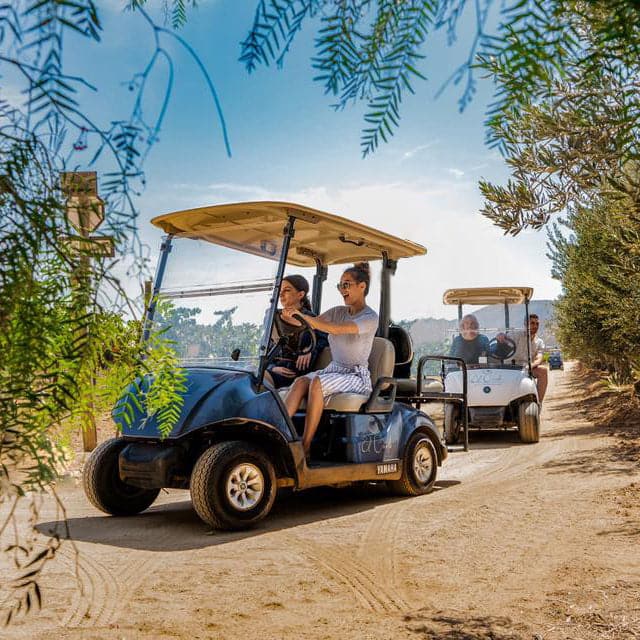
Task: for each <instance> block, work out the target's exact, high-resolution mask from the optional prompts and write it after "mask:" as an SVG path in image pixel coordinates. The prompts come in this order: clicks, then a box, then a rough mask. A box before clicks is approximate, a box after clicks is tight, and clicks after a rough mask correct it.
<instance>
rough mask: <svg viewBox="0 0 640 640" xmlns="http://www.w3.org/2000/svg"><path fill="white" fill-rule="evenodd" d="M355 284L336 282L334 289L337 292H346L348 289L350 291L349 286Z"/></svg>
mask: <svg viewBox="0 0 640 640" xmlns="http://www.w3.org/2000/svg"><path fill="white" fill-rule="evenodd" d="M352 284H355V283H354V282H338V284H337V285H336V289H338V291H348V290H349V289H351V285H352Z"/></svg>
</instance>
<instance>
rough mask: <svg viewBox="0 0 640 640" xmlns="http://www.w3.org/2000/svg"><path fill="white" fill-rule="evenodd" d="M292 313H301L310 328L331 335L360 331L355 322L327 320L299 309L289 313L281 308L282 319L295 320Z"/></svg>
mask: <svg viewBox="0 0 640 640" xmlns="http://www.w3.org/2000/svg"><path fill="white" fill-rule="evenodd" d="M294 313H295V314H297V315H301V316H302V317H303V318H304V319H305V320H306V321H307V323H308V324H309V326H310V327H311V328H312V329H318V330H319V331H324V332H325V333H331V334H333V335H340V334H347V333H360V329H359V327H358V325H357V324H356V323H355V322H329V321H328V320H325V319H323V317H322V316H317V317H316V316H308V315H305V314H304V313H300V312H299V311H294V312H293V313H291V312H290V311H289V310H287V309H283V310H282V318H283V319H284V320H288V319H292V320H294V321H295V319H294V318H293V314H294Z"/></svg>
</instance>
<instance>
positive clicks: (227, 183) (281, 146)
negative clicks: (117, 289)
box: [66, 0, 559, 318]
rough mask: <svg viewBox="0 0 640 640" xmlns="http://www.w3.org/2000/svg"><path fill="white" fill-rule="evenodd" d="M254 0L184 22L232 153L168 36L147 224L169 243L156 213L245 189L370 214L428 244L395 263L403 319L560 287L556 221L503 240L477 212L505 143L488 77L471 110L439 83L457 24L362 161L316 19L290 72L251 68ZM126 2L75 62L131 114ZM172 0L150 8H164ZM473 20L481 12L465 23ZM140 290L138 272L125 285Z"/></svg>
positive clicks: (145, 235)
mask: <svg viewBox="0 0 640 640" xmlns="http://www.w3.org/2000/svg"><path fill="white" fill-rule="evenodd" d="M255 4H256V2H254V1H253V0H242V1H240V2H238V1H234V0H202V1H201V3H200V6H199V7H198V8H197V9H195V10H191V11H190V12H189V21H188V24H187V25H186V27H185V28H183V29H182V30H181V31H180V32H179V33H180V35H181V36H183V37H184V38H185V39H187V40H188V41H189V43H190V44H191V45H192V46H193V47H194V49H195V50H196V51H197V52H198V54H199V56H200V58H201V60H202V61H203V63H204V65H205V66H206V68H207V69H208V71H209V73H210V74H211V77H212V79H213V81H214V83H215V87H216V90H217V92H218V95H219V98H220V101H221V104H222V108H223V111H224V116H225V119H226V123H227V128H228V133H229V137H230V142H231V147H232V153H233V155H232V157H231V158H227V156H226V154H225V150H224V145H223V141H222V135H221V128H220V126H219V122H218V119H217V116H216V112H215V108H214V105H213V102H212V100H211V97H210V95H209V94H208V91H207V88H206V85H205V83H204V81H203V79H202V76H201V75H200V73H199V71H198V69H197V67H196V65H195V64H194V63H193V61H192V60H191V59H190V58H189V56H188V55H187V54H186V52H185V51H184V50H183V49H181V47H180V46H179V45H178V44H177V43H176V42H172V41H171V40H170V39H167V38H165V39H164V42H165V43H166V45H167V49H168V50H169V51H170V52H171V55H172V58H173V60H174V63H175V71H176V79H175V84H174V87H173V91H172V97H171V103H170V106H169V109H168V112H167V116H166V119H165V122H164V125H163V128H162V131H161V132H160V142H159V144H157V145H156V146H155V147H154V149H153V150H152V152H151V155H150V157H149V159H148V161H147V164H146V173H147V184H148V186H147V189H146V191H145V192H144V193H143V195H142V196H141V197H140V198H139V200H138V203H137V204H138V205H139V207H140V210H141V218H140V234H141V237H142V239H143V240H144V241H145V242H147V243H148V244H149V245H150V247H151V256H152V258H154V257H155V256H156V255H157V246H158V244H159V238H160V232H159V231H158V230H156V229H154V228H152V227H151V225H149V224H148V221H149V219H150V218H151V217H153V216H155V215H158V214H160V213H165V212H167V211H172V210H178V209H184V208H190V207H195V206H203V205H207V204H216V203H221V202H230V201H236V200H262V199H268V200H291V201H294V202H300V203H303V204H306V205H308V206H312V207H317V208H320V209H324V210H327V211H330V212H333V213H337V214H339V215H343V216H346V217H349V218H353V219H355V220H358V221H361V222H364V223H367V224H370V225H372V226H375V227H378V228H380V229H383V230H385V231H388V232H390V233H394V234H396V235H399V236H402V237H406V238H410V239H412V240H415V241H417V242H420V243H421V244H424V245H425V246H426V247H427V249H428V251H429V253H428V255H427V256H425V257H423V258H419V259H415V260H412V261H411V262H409V261H407V262H406V263H405V264H401V266H400V268H399V270H398V275H397V276H396V284H397V289H396V293H395V295H394V309H395V313H394V315H395V317H397V318H399V317H404V318H414V317H419V316H427V315H435V316H442V315H448V316H450V315H452V314H451V310H447V309H445V308H444V307H443V306H442V305H441V304H440V300H441V295H442V291H443V290H444V289H445V288H448V287H454V286H481V285H492V284H526V285H531V286H534V288H535V289H536V297H537V298H554V297H555V296H556V295H557V294H558V293H559V284H558V283H557V282H555V281H553V280H552V279H551V277H550V275H549V270H550V264H549V261H548V260H547V258H546V257H545V241H546V236H545V234H544V233H535V232H525V233H523V234H521V235H520V236H518V237H517V238H511V237H505V236H504V235H503V234H502V232H501V231H500V230H499V229H497V228H495V227H493V226H492V225H491V224H490V223H489V221H487V220H486V219H484V218H483V217H482V216H481V215H480V214H479V213H478V211H479V209H480V207H481V206H482V199H481V196H480V194H479V191H478V188H477V181H478V179H479V178H488V179H492V180H496V181H502V180H504V179H505V177H506V175H507V173H506V169H505V166H504V162H503V161H502V159H501V158H500V156H499V155H498V154H497V153H496V152H495V151H492V150H490V149H488V148H487V147H486V146H485V145H484V135H485V131H484V128H483V118H484V111H485V108H486V105H487V102H488V100H489V99H490V95H491V87H490V86H489V85H488V84H487V83H486V82H485V83H483V82H482V81H481V82H480V90H479V91H478V93H477V95H476V99H475V101H474V102H473V104H472V105H471V107H470V108H468V109H467V110H466V111H465V112H464V113H462V114H460V113H459V112H458V108H457V100H458V98H459V97H460V92H461V89H460V88H459V87H452V88H450V89H448V90H447V91H446V92H445V93H444V94H443V95H442V96H441V97H440V98H438V99H435V97H434V95H435V93H436V91H437V90H438V88H439V87H440V85H441V83H442V82H443V80H444V79H445V78H446V77H447V76H448V75H449V74H450V73H451V72H452V71H453V70H454V69H455V67H456V66H457V65H458V64H459V63H460V62H461V60H462V59H464V57H465V56H466V51H465V46H466V45H467V43H468V40H467V39H466V38H465V37H464V33H462V34H461V36H460V40H459V44H458V46H457V47H453V48H449V47H447V46H446V45H445V43H444V37H443V36H438V37H436V38H435V39H434V40H433V41H432V44H431V46H430V47H429V49H428V50H427V56H428V57H427V59H426V61H424V63H423V65H422V67H421V69H422V71H423V72H424V73H425V74H426V75H427V76H428V78H429V81H428V82H422V81H416V82H415V89H416V94H415V95H414V96H409V95H408V96H407V98H406V100H405V101H404V103H403V106H402V120H401V126H400V128H399V130H398V131H397V132H396V135H395V136H394V137H393V138H392V139H391V142H390V143H389V144H387V145H383V146H381V147H380V148H379V149H378V151H377V152H376V153H375V154H374V155H373V156H370V157H368V158H366V159H362V158H361V155H360V147H359V141H360V130H361V128H362V124H363V121H362V112H363V107H362V106H356V107H354V108H347V109H345V110H344V111H341V112H335V111H333V110H332V109H331V108H330V105H331V104H332V102H333V99H332V97H331V96H325V95H324V94H323V90H322V86H321V85H320V84H319V83H315V82H313V81H312V77H313V75H314V72H313V70H312V69H311V62H310V58H311V56H312V55H313V35H314V31H315V29H313V28H312V27H313V24H312V23H310V24H308V25H307V28H306V29H305V30H303V32H302V33H301V34H299V36H298V38H297V39H296V41H295V43H294V46H293V48H292V50H291V52H290V54H289V55H288V57H287V59H286V60H285V65H284V68H283V69H281V70H278V69H276V68H275V67H274V66H272V67H262V68H258V70H257V71H256V72H254V73H253V74H251V75H249V74H248V73H247V72H246V70H245V69H244V68H243V66H242V65H241V63H240V62H238V58H239V55H240V42H241V40H242V39H243V38H244V37H245V36H246V34H247V32H248V29H249V27H250V25H251V22H252V18H253V11H254V9H255ZM123 5H124V2H121V1H119V0H108V1H107V2H104V1H103V2H100V1H99V2H98V6H99V8H100V9H101V17H102V20H103V24H104V28H105V31H104V38H103V42H102V43H101V44H100V45H99V46H97V47H95V46H93V47H89V48H87V47H85V46H79V45H77V44H76V43H75V42H73V41H72V42H70V43H69V46H68V47H67V60H66V65H67V72H68V73H73V74H81V75H85V76H86V77H91V78H93V79H94V80H95V82H96V84H97V85H98V87H99V93H98V94H96V95H94V96H90V97H89V100H90V104H91V105H92V108H93V109H95V112H96V114H97V115H96V117H97V118H98V119H100V120H102V121H103V122H105V121H106V120H107V119H108V118H113V117H114V113H119V115H120V117H124V116H125V115H126V114H127V112H128V109H129V108H130V103H131V99H132V94H131V93H130V92H129V91H128V90H127V87H126V81H127V80H128V79H129V78H130V77H132V76H133V74H134V73H136V72H137V71H140V70H141V69H142V68H143V67H144V65H145V64H146V62H147V60H148V58H149V56H150V55H151V53H152V51H153V38H152V34H151V32H150V30H149V28H148V26H147V25H146V24H145V22H144V21H143V19H142V18H141V17H140V16H138V15H136V14H133V13H130V12H123V11H122V8H121V7H122V6H123ZM159 6H160V3H158V2H151V3H150V4H149V10H150V11H151V13H152V14H153V15H154V16H155V17H156V18H157V19H158V20H161V12H160V11H159ZM465 24H469V20H467V21H466V22H465V23H463V27H464V26H465ZM166 77H167V73H166V67H163V66H162V65H160V66H159V67H158V68H157V71H156V73H155V74H154V76H153V77H152V78H151V83H150V85H149V87H150V91H149V92H148V94H147V100H146V102H145V108H146V111H147V113H149V114H151V113H152V112H153V111H154V110H157V108H158V106H159V101H160V99H161V97H162V93H163V91H164V83H165V82H166ZM129 284H130V287H131V290H134V289H135V287H136V286H137V285H135V283H129Z"/></svg>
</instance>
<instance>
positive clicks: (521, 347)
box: [507, 329, 544, 364]
mask: <svg viewBox="0 0 640 640" xmlns="http://www.w3.org/2000/svg"><path fill="white" fill-rule="evenodd" d="M507 335H508V336H509V337H510V338H511V339H512V340H514V341H515V343H516V353H515V355H514V356H513V358H514V360H515V361H516V363H517V364H527V332H526V331H525V330H524V329H512V330H510V331H507ZM543 351H544V342H543V341H542V338H541V337H540V336H538V335H535V336H532V337H531V361H532V362H533V361H534V360H535V358H536V356H537V355H538V354H541V353H542V352H543Z"/></svg>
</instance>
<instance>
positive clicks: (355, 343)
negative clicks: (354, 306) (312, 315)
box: [318, 306, 378, 367]
mask: <svg viewBox="0 0 640 640" xmlns="http://www.w3.org/2000/svg"><path fill="white" fill-rule="evenodd" d="M318 317H319V319H320V320H324V321H325V322H333V323H335V324H344V323H346V322H355V323H356V325H358V333H345V334H340V335H332V334H329V346H330V347H331V358H332V360H333V362H336V363H338V364H340V365H342V366H344V367H355V366H358V365H360V366H364V367H368V366H369V355H370V354H371V347H372V346H373V339H374V338H375V335H376V331H377V330H378V314H377V313H376V312H375V311H374V310H373V309H372V308H371V307H365V308H364V309H362V311H360V312H359V313H356V314H355V315H353V316H352V315H349V307H347V306H340V307H333V308H332V309H329V310H328V311H325V312H324V313H323V314H321V315H320V316H318Z"/></svg>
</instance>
